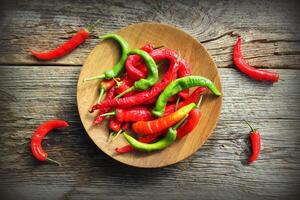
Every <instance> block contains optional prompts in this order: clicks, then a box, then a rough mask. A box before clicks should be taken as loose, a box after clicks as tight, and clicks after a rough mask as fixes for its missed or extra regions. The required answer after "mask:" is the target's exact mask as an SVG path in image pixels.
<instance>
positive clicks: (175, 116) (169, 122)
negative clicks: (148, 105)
mask: <svg viewBox="0 0 300 200" xmlns="http://www.w3.org/2000/svg"><path fill="white" fill-rule="evenodd" d="M195 106H196V104H195V103H190V104H189V105H186V106H184V107H182V108H180V109H179V110H177V111H176V112H174V113H172V114H170V115H167V116H164V117H161V118H158V119H155V120H152V121H138V122H135V123H133V124H132V130H133V131H134V132H135V133H137V134H140V135H149V134H155V133H158V132H162V131H163V130H165V129H167V128H169V127H170V126H173V125H174V124H176V123H177V122H178V121H180V120H181V119H182V118H184V116H186V115H187V114H188V113H189V112H190V111H191V110H192V109H193V108H194V107H195Z"/></svg>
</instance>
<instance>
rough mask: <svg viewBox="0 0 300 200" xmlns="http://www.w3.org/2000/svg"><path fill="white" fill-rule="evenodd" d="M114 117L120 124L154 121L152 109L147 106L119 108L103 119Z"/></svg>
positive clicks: (103, 115)
mask: <svg viewBox="0 0 300 200" xmlns="http://www.w3.org/2000/svg"><path fill="white" fill-rule="evenodd" d="M112 115H114V116H115V117H116V119H117V120H118V121H120V122H137V121H148V120H152V119H153V118H154V116H153V115H152V112H151V109H150V108H148V107H145V106H136V107H131V108H127V109H125V108H117V109H116V110H115V111H114V112H110V113H104V114H102V117H105V116H112Z"/></svg>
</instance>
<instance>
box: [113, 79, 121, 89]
mask: <svg viewBox="0 0 300 200" xmlns="http://www.w3.org/2000/svg"><path fill="white" fill-rule="evenodd" d="M113 79H114V81H115V82H116V85H117V88H118V87H120V86H121V82H120V81H118V80H117V79H116V78H115V77H113Z"/></svg>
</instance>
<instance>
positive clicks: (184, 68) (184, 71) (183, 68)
mask: <svg viewBox="0 0 300 200" xmlns="http://www.w3.org/2000/svg"><path fill="white" fill-rule="evenodd" d="M180 61H181V62H180V67H179V69H178V76H179V77H180V78H182V77H185V76H191V75H192V71H191V68H190V67H189V65H188V64H187V62H186V61H185V60H184V59H181V60H180ZM178 95H179V96H180V97H181V98H182V99H186V98H188V96H189V89H185V90H182V91H181V92H179V93H178Z"/></svg>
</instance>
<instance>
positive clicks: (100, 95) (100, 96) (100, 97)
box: [96, 88, 105, 103]
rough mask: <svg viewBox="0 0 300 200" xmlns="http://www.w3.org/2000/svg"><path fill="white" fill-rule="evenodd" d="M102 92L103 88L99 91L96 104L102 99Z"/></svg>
mask: <svg viewBox="0 0 300 200" xmlns="http://www.w3.org/2000/svg"><path fill="white" fill-rule="evenodd" d="M104 91H105V90H104V88H101V89H100V94H99V97H98V99H97V101H96V103H100V101H101V99H102V97H103V95H104Z"/></svg>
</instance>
